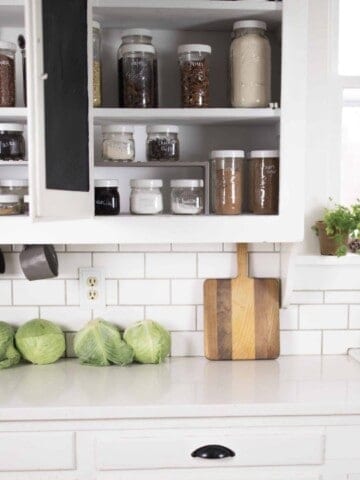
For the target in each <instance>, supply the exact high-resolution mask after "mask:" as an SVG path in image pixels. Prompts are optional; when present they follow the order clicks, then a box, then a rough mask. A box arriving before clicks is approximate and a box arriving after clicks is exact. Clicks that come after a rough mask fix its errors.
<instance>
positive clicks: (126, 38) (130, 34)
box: [117, 28, 159, 107]
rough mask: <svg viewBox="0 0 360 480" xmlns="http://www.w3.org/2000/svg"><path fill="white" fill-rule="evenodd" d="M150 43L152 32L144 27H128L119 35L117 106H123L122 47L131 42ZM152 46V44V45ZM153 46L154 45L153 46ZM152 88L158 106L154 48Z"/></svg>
mask: <svg viewBox="0 0 360 480" xmlns="http://www.w3.org/2000/svg"><path fill="white" fill-rule="evenodd" d="M134 43H137V44H139V43H140V44H143V45H152V33H151V31H150V30H147V29H145V28H129V29H127V30H124V31H123V33H122V35H121V45H120V47H119V49H118V54H117V57H118V84H119V107H123V106H124V90H123V60H122V56H123V55H122V47H123V46H124V45H131V44H134ZM152 46H153V45H152ZM154 48H155V47H154ZM154 89H155V107H158V106H159V100H158V66H157V55H156V50H155V58H154Z"/></svg>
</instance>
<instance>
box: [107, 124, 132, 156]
mask: <svg viewBox="0 0 360 480" xmlns="http://www.w3.org/2000/svg"><path fill="white" fill-rule="evenodd" d="M102 134H103V142H102V158H103V160H105V161H109V162H133V161H134V160H135V142H134V127H132V126H130V125H104V126H103V127H102Z"/></svg>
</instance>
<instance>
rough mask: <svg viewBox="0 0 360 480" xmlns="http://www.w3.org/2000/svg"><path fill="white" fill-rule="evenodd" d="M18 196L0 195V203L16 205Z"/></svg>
mask: <svg viewBox="0 0 360 480" xmlns="http://www.w3.org/2000/svg"><path fill="white" fill-rule="evenodd" d="M18 201H19V195H0V203H17V202H18Z"/></svg>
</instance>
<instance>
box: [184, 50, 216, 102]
mask: <svg viewBox="0 0 360 480" xmlns="http://www.w3.org/2000/svg"><path fill="white" fill-rule="evenodd" d="M210 54H211V47H210V45H201V44H186V45H180V46H179V47H178V56H179V66H180V77H181V106H182V107H185V108H193V107H195V108H199V107H208V106H209V87H210V78H209V60H208V59H209V55H210Z"/></svg>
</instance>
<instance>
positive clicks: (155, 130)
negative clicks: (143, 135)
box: [146, 125, 180, 161]
mask: <svg viewBox="0 0 360 480" xmlns="http://www.w3.org/2000/svg"><path fill="white" fill-rule="evenodd" d="M146 131H147V140H146V158H147V160H149V161H176V160H179V151H180V147H179V138H178V133H179V127H176V126H175V125H149V126H148V127H147V129H146Z"/></svg>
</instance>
